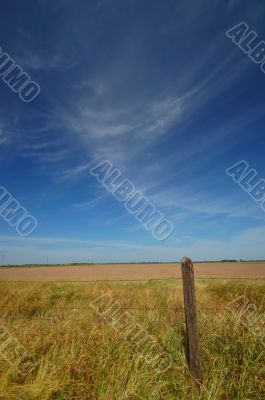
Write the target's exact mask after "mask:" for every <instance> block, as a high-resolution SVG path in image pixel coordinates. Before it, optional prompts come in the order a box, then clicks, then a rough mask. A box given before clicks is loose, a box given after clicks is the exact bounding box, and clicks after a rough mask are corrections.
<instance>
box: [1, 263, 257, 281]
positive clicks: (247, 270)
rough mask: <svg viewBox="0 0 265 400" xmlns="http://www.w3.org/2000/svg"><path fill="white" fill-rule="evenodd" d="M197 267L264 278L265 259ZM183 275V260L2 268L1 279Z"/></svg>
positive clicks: (202, 272)
mask: <svg viewBox="0 0 265 400" xmlns="http://www.w3.org/2000/svg"><path fill="white" fill-rule="evenodd" d="M194 270H195V278H197V279H207V278H220V279H226V278H242V279H245V278H247V279H265V263H195V264H194ZM180 277H181V268H180V264H94V265H78V266H54V267H53V266H40V267H39V266H38V267H30V268H29V267H25V268H24V267H18V268H17V267H12V268H6V267H3V268H0V280H1V281H30V282H51V281H93V280H128V281H130V280H148V279H174V278H180Z"/></svg>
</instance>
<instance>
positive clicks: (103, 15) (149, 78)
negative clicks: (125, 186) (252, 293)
mask: <svg viewBox="0 0 265 400" xmlns="http://www.w3.org/2000/svg"><path fill="white" fill-rule="evenodd" d="M264 16H265V6H264V4H263V3H262V2H260V1H252V2H247V1H243V2H242V1H239V0H238V1H236V0H234V1H232V0H231V1H223V2H220V1H217V0H211V1H210V0H203V1H202V0H196V1H195V2H194V1H191V0H188V1H187V0H185V1H176V0H174V1H172V0H168V1H162V0H160V1H157V0H152V1H147V0H117V1H109V0H98V1H97V0H95V1H83V0H76V1H75V2H72V1H67V0H64V1H63V0H56V1H54V0H53V1H51V0H45V1H44V0H32V1H30V0H28V1H27V2H21V1H19V0H14V1H12V2H9V3H6V2H5V4H4V5H2V9H1V24H0V38H1V39H0V46H1V47H2V49H3V50H4V51H6V52H7V53H8V54H9V55H10V56H11V57H12V58H13V59H14V60H15V61H16V63H17V64H18V65H20V66H21V67H22V68H23V70H24V71H26V72H27V73H28V74H29V75H30V77H31V78H32V79H33V80H34V81H36V82H37V83H38V84H39V85H40V88H41V92H40V95H39V96H38V97H37V98H36V99H35V100H34V101H33V102H31V103H24V102H22V101H21V99H20V98H19V96H18V95H16V94H15V93H13V92H12V91H11V90H10V88H9V87H8V86H7V85H6V84H5V83H4V82H2V80H0V88H1V90H0V102H1V108H0V151H1V155H0V163H1V168H0V185H1V186H4V187H5V188H7V190H9V192H11V193H12V195H13V196H14V197H15V198H16V199H17V200H19V201H20V203H21V204H22V205H23V206H24V207H25V208H26V209H27V210H29V212H30V213H31V214H32V215H34V217H35V218H36V219H37V220H38V228H37V230H36V231H35V232H34V233H33V234H32V235H31V236H29V237H28V238H21V237H20V236H18V235H17V233H16V230H15V229H14V228H12V227H10V226H9V225H8V224H7V223H6V222H5V221H4V220H3V219H2V218H1V219H0V259H1V260H4V262H5V263H10V264H11V263H28V262H29V263H34V262H38V263H46V261H47V259H48V261H49V262H50V263H51V262H72V261H75V262H82V261H91V262H107V261H108V262H116V261H117V262H130V261H151V260H157V261H174V260H179V259H180V258H181V257H182V256H184V255H186V256H190V257H192V258H193V259H195V260H206V259H224V258H248V259H251V258H252V259H264V258H265V253H264V236H265V213H264V211H262V210H261V208H260V207H259V204H258V203H255V202H254V201H253V200H252V199H251V198H250V197H249V196H248V194H247V193H244V191H243V190H242V189H241V188H240V187H239V186H238V185H236V183H235V182H233V180H232V179H231V178H229V177H228V176H227V175H226V174H225V169H226V168H228V167H229V166H231V165H232V164H234V163H236V162H237V161H239V160H242V159H244V160H246V161H247V162H248V163H249V164H250V166H251V167H252V168H255V169H256V170H257V172H258V174H259V176H260V178H265V167H264V147H265V146H264V126H265V115H264V106H265V74H263V73H262V72H261V70H260V68H259V66H258V65H256V64H255V63H253V62H252V61H251V60H250V59H249V58H248V56H247V55H246V54H244V53H243V52H242V51H241V50H240V49H239V48H238V47H237V46H235V45H234V44H233V42H232V41H231V40H229V39H228V38H227V37H226V35H225V32H226V30H227V29H229V28H231V27H233V26H234V25H236V24H238V23H239V22H241V21H245V22H246V23H247V24H248V25H249V26H250V27H251V29H253V30H255V31H256V32H257V34H258V37H259V38H260V40H261V39H265V27H264ZM107 159H108V160H110V161H111V162H112V163H113V164H114V165H115V166H116V167H117V168H119V169H120V170H121V171H122V173H123V175H124V177H125V178H128V179H130V180H131V181H132V182H133V183H134V185H135V186H136V188H137V189H138V190H140V191H141V192H142V193H143V194H144V195H145V196H146V197H147V198H148V199H149V200H150V201H152V202H153V203H154V204H155V205H156V207H157V208H158V209H159V210H160V211H161V212H162V213H163V215H164V216H165V218H167V219H169V220H170V221H172V223H173V225H174V232H173V234H172V235H171V236H170V237H169V238H168V239H166V240H165V241H162V242H159V241H157V240H156V239H154V238H153V236H152V234H151V233H150V232H149V231H146V230H145V229H144V228H143V227H142V226H141V225H140V224H139V223H138V222H137V221H136V220H135V218H134V217H133V216H132V215H130V214H128V212H127V211H126V209H125V208H124V205H123V204H121V203H119V202H117V200H116V199H115V198H114V197H113V196H112V194H110V193H108V192H107V191H106V189H105V188H104V187H103V186H102V185H101V184H100V183H98V182H97V180H96V179H95V178H94V177H93V176H91V175H90V174H89V169H90V168H91V166H93V165H95V164H97V163H98V162H101V161H104V160H107ZM1 260H0V261H1Z"/></svg>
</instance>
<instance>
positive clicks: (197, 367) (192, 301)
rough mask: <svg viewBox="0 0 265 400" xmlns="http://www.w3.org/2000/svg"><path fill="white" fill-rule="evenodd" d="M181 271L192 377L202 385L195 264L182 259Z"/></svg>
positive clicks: (184, 258)
mask: <svg viewBox="0 0 265 400" xmlns="http://www.w3.org/2000/svg"><path fill="white" fill-rule="evenodd" d="M181 271H182V278H183V293H184V303H185V315H186V329H187V342H188V362H189V368H190V373H191V375H192V377H193V378H194V379H196V381H197V382H198V383H202V367H201V357H200V345H199V334H198V328H197V310H196V298H195V285H194V270H193V263H192V261H191V259H190V258H187V257H183V258H182V260H181Z"/></svg>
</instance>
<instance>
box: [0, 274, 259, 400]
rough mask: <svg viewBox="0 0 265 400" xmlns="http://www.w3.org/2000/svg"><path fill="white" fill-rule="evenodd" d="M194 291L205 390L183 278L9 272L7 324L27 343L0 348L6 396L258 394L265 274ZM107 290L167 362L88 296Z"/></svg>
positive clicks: (3, 293)
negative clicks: (191, 364)
mask: <svg viewBox="0 0 265 400" xmlns="http://www.w3.org/2000/svg"><path fill="white" fill-rule="evenodd" d="M196 291H197V303H198V318H199V331H200V339H201V354H202V361H203V371H204V383H203V385H202V389H201V394H199V393H198V392H197V390H196V387H195V385H194V384H193V382H192V379H191V378H190V376H189V371H188V368H187V361H186V356H185V329H184V328H185V324H184V323H183V322H184V319H185V317H184V310H183V309H182V307H183V298H182V285H181V281H180V280H176V281H173V280H172V281H157V282H138V283H132V282H131V283H130V282H111V283H107V282H86V283H14V282H13V283H12V282H8V283H4V282H2V283H1V284H0V306H1V320H0V323H1V329H2V331H3V330H4V331H5V332H9V335H10V336H12V338H13V341H14V340H15V341H17V343H19V344H20V345H21V346H23V348H24V349H26V355H25V354H24V355H23V357H19V354H18V353H19V352H18V351H17V352H16V354H15V355H16V356H17V358H16V356H15V355H14V352H13V354H11V353H7V354H5V357H1V356H0V374H1V377H0V399H1V400H22V399H23V400H37V399H38V400H57V399H58V400H59V399H64V400H70V399H76V400H85V399H89V400H117V399H120V400H126V399H128V400H132V399H135V400H137V399H152V400H158V399H161V400H162V399H163V400H173V399H177V400H178V399H179V400H186V399H187V400H195V399H203V400H231V399H238V400H239V399H240V400H250V399H256V400H261V399H262V398H264V396H265V389H264V383H265V367H264V365H265V359H264V358H265V357H264V353H265V347H264V346H265V345H264V334H263V337H262V336H261V335H260V332H262V326H261V323H262V318H263V321H264V308H265V306H264V304H263V303H262V300H263V298H264V295H265V282H264V281H251V280H248V281H243V280H242V281H235V280H233V281H229V280H223V281H216V280H215V281H210V280H199V281H196ZM106 293H108V294H109V295H111V296H112V298H113V299H114V300H115V301H117V302H119V303H120V304H121V305H122V306H123V307H124V308H126V310H127V312H129V313H130V315H131V316H132V317H133V318H134V319H135V321H137V323H139V324H141V326H143V327H144V329H145V330H146V331H147V332H148V333H149V334H152V335H153V336H154V337H155V338H156V339H157V341H158V343H159V344H160V345H161V347H162V348H163V349H164V351H165V352H167V353H169V354H171V355H172V356H173V364H172V366H171V367H170V368H168V369H167V370H166V371H165V372H163V371H162V372H159V371H156V370H154V368H152V367H150V366H149V365H148V364H147V363H146V362H145V360H144V358H143V357H141V356H140V353H139V351H138V350H137V348H135V347H133V346H131V344H130V342H129V340H125V338H124V336H123V335H121V334H120V332H118V331H116V330H114V329H113V328H112V326H111V323H110V321H108V320H106V319H104V318H101V317H100V316H99V315H98V314H96V313H95V310H94V309H93V307H91V304H93V301H95V299H97V298H98V297H99V296H101V295H104V294H106ZM235 299H238V300H237V301H236V302H235V303H233V304H232V305H229V304H230V302H231V301H232V300H235ZM91 302H92V303H91ZM245 302H247V304H248V307H247V313H246V312H244V321H243V315H242V310H243V309H244V304H245ZM250 305H251V306H250ZM240 315H241V318H240ZM263 331H264V327H263ZM11 344H12V343H11ZM0 346H1V345H0ZM11 347H12V346H11ZM8 351H9V352H10V351H11V352H12V348H9V349H8ZM2 353H3V351H2ZM0 354H1V352H0ZM8 357H9V360H8ZM11 358H12V363H10V359H11ZM32 360H34V363H33V361H32ZM32 366H33V367H32Z"/></svg>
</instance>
